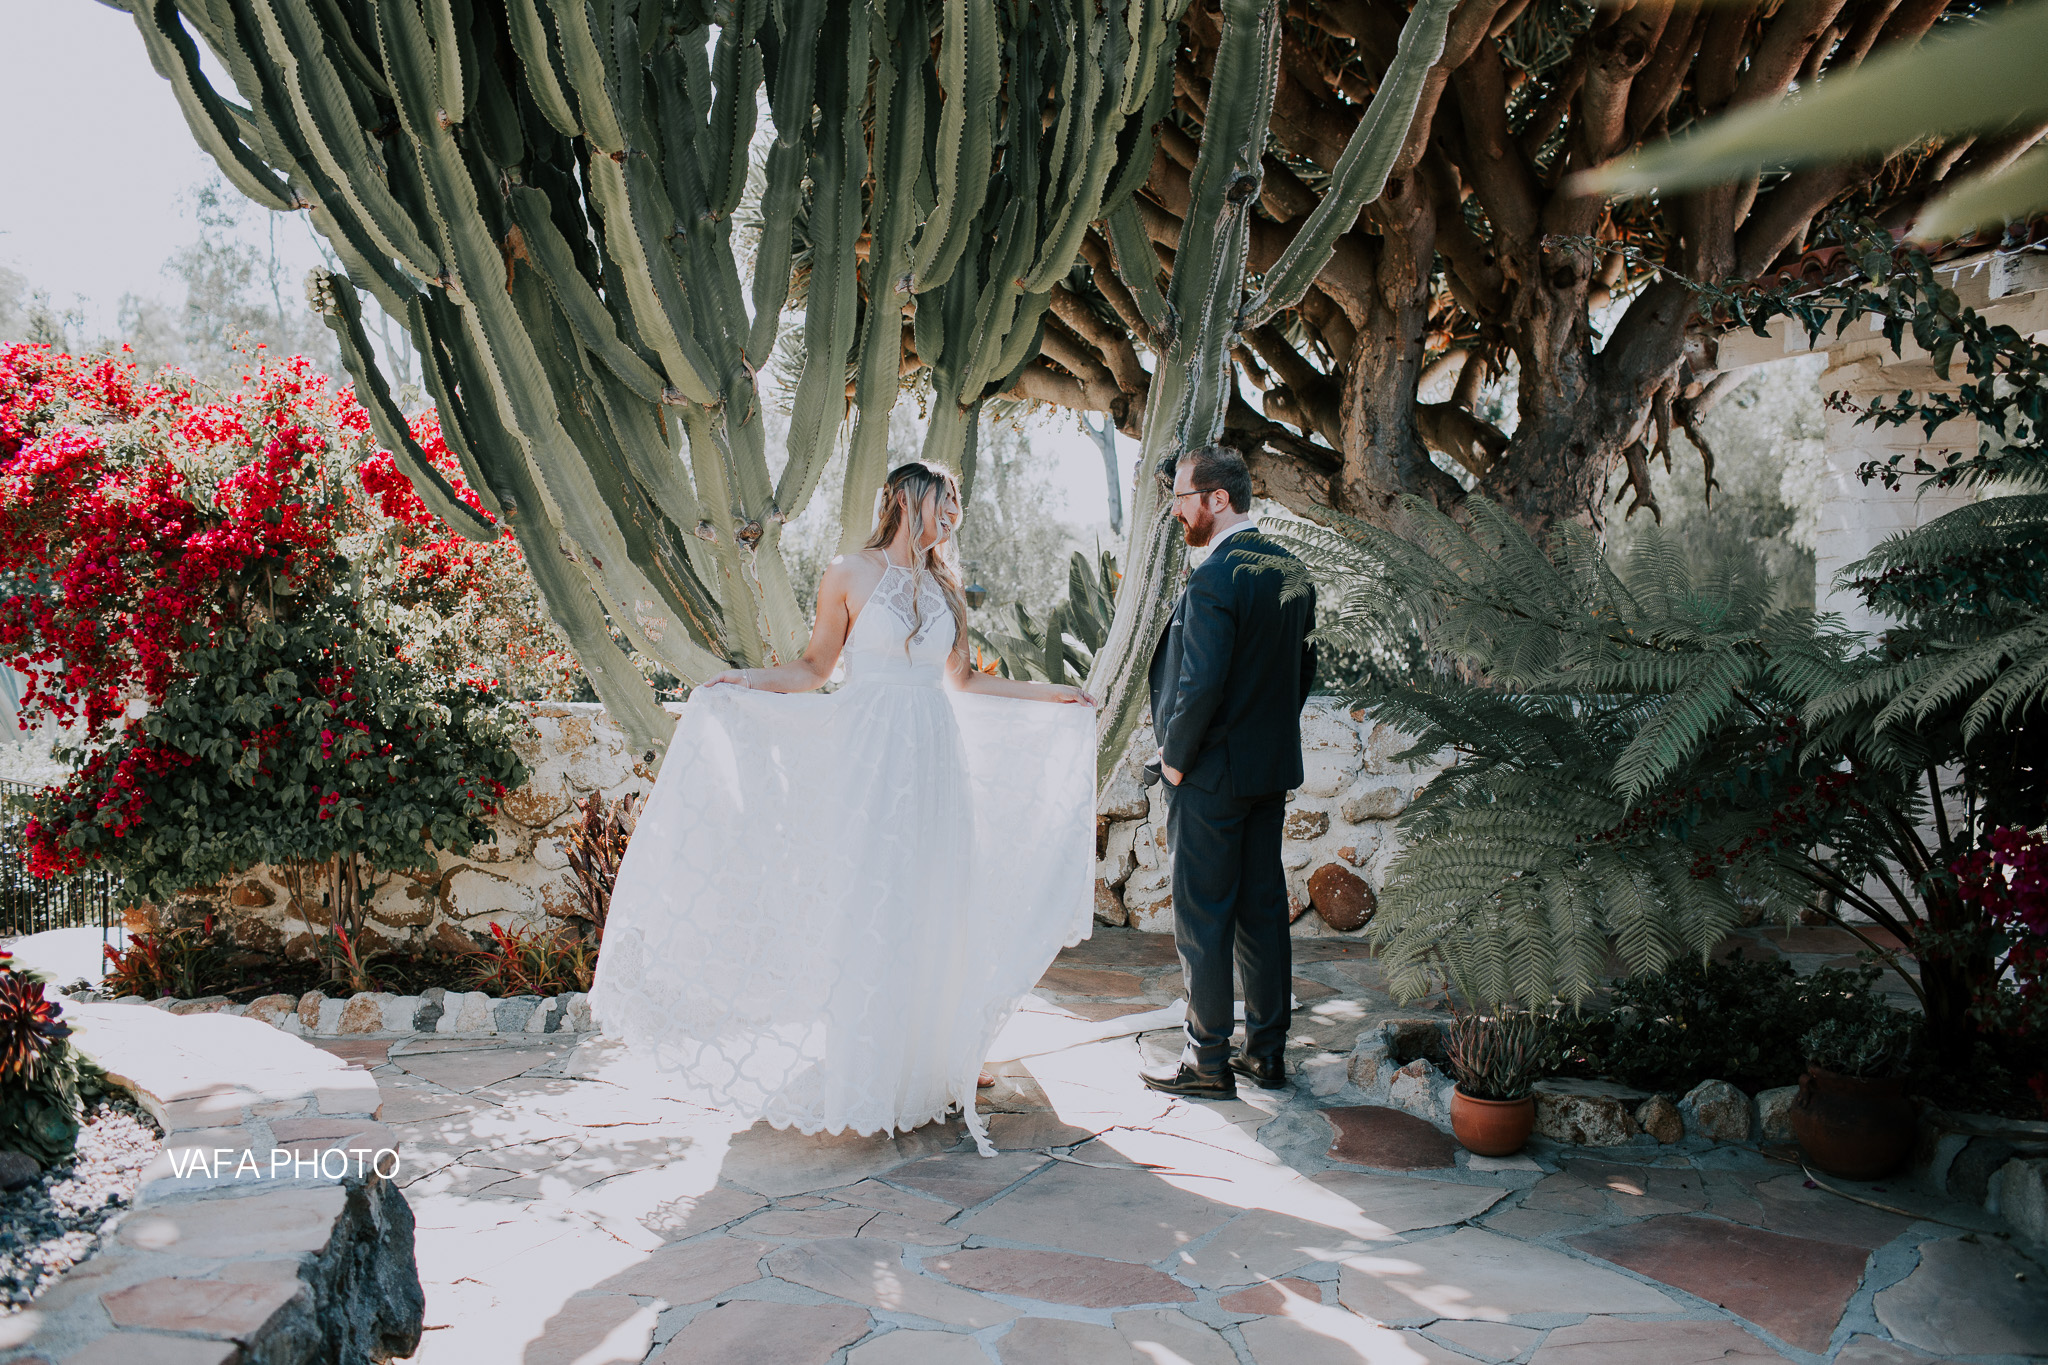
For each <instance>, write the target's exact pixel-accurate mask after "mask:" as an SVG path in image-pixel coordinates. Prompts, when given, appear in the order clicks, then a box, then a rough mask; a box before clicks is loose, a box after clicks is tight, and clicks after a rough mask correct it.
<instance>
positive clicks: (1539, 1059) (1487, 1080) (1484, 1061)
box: [1444, 1010, 1551, 1100]
mask: <svg viewBox="0 0 2048 1365" xmlns="http://www.w3.org/2000/svg"><path fill="white" fill-rule="evenodd" d="M1550 1052H1551V1032H1550V1026H1549V1023H1548V1021H1547V1020H1545V1019H1543V1018H1541V1017H1539V1016H1537V1015H1534V1014H1531V1013H1529V1012H1528V1011H1526V1010H1514V1011H1507V1012H1503V1013H1500V1014H1491V1015H1489V1014H1458V1015H1455V1016H1453V1017H1452V1019H1451V1029H1450V1037H1449V1038H1448V1039H1447V1040H1446V1041H1445V1044H1444V1057H1445V1060H1447V1061H1448V1062H1449V1063H1450V1067H1451V1076H1452V1078H1453V1079H1454V1080H1456V1081H1457V1083H1458V1089H1460V1090H1462V1091H1464V1092H1465V1093H1466V1094H1467V1095H1469V1096H1471V1097H1472V1098H1473V1099H1475V1100H1519V1099H1522V1098H1523V1097H1525V1096H1526V1095H1528V1094H1529V1091H1530V1087H1531V1086H1532V1085H1533V1084H1534V1083H1535V1080H1536V1077H1537V1076H1538V1075H1539V1074H1540V1073H1541V1072H1542V1070H1543V1069H1544V1066H1545V1064H1546V1062H1547V1061H1548V1060H1549V1056H1550Z"/></svg>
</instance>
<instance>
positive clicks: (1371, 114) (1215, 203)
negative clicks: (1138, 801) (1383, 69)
mask: <svg viewBox="0 0 2048 1365" xmlns="http://www.w3.org/2000/svg"><path fill="white" fill-rule="evenodd" d="M1455 7H1456V0H1417V3H1416V5H1415V8H1414V10H1413V11H1412V12H1411V13H1410V14H1409V16H1408V20H1407V23H1406V24H1405V25H1404V26H1403V28H1402V32H1401V39H1400V43H1399V47H1398V49H1397V51H1396V54H1395V57H1394V60H1393V62H1392V64H1391V65H1390V66H1389V67H1388V69H1387V74H1386V77H1385V78H1384V79H1383V80H1382V81H1381V83H1380V88H1379V93H1378V94H1377V95H1376V96H1375V97H1374V100H1373V103H1372V106H1371V108H1370V110H1369V111H1368V113H1367V117H1365V118H1364V119H1363V120H1361V121H1360V122H1359V125H1358V128H1357V130H1356V131H1355V132H1354V133H1353V134H1352V137H1351V141H1350V143H1349V144H1348V145H1347V146H1346V148H1345V151H1344V155H1343V157H1342V159H1341V160H1340V162H1339V165H1338V173H1337V176H1336V177H1335V179H1334V181H1333V184H1332V187H1331V189H1330V191H1329V193H1328V194H1327V195H1326V196H1325V197H1324V199H1323V202H1322V204H1321V205H1320V206H1319V207H1318V208H1317V210H1316V211H1315V213H1314V214H1312V215H1311V216H1310V219H1309V222H1308V223H1307V225H1306V226H1305V227H1304V228H1303V229H1302V231H1301V232H1300V233H1298V234H1297V236H1296V237H1295V239H1294V241H1293V243H1292V244H1291V245H1290V247H1289V249H1288V250H1287V252H1286V253H1284V254H1283V256H1282V257H1281V259H1280V260H1279V261H1277V262H1275V263H1274V266H1273V267H1272V269H1271V270H1269V271H1268V272H1267V274H1266V277H1265V287H1264V289H1263V290H1262V291H1261V292H1260V293H1259V294H1258V295H1256V296H1254V297H1253V298H1252V299H1250V300H1247V299H1246V298H1245V296H1244V278H1245V253H1246V249H1247V246H1248V244H1249V240H1250V231H1251V210H1252V206H1253V204H1255V203H1256V202H1257V201H1258V197H1259V180H1260V176H1261V170H1260V166H1261V155H1262V153H1263V152H1264V151H1265V148H1266V125H1267V121H1268V119H1269V118H1270V117H1271V114H1272V108H1273V95H1274V91H1275V88H1276V87H1277V85H1278V82H1279V75H1280V21H1281V19H1282V17H1283V16H1284V15H1285V14H1286V11H1287V6H1286V4H1285V3H1284V0H1223V4H1222V11H1223V24H1222V43H1221V46H1220V47H1219V48H1218V50H1217V53H1216V69H1215V72H1214V74H1213V75H1212V76H1211V78H1210V88H1211V89H1212V90H1216V91H1229V92H1231V97H1230V98H1229V99H1220V98H1219V99H1216V100H1214V101H1212V102H1211V104H1210V106H1209V110H1208V119H1207V122H1206V124H1205V125H1204V129H1203V135H1202V146H1201V151H1200V153H1199V154H1198V155H1197V156H1196V158H1195V168H1194V171H1193V172H1192V175H1191V177H1190V181H1189V187H1188V188H1189V206H1188V213H1187V215H1186V217H1185V218H1184V219H1183V227H1182V230H1181V238H1180V245H1179V249H1178V251H1177V252H1176V253H1175V255H1174V261H1173V279H1172V283H1171V285H1170V286H1169V290H1168V294H1167V296H1166V297H1165V298H1161V297H1160V294H1159V287H1158V280H1157V271H1156V264H1157V261H1156V258H1155V257H1154V256H1153V254H1152V245H1151V243H1150V242H1149V241H1148V240H1147V239H1146V237H1145V233H1144V229H1143V228H1142V227H1141V226H1140V225H1139V223H1138V220H1137V215H1136V213H1135V212H1134V211H1133V210H1132V208H1131V206H1130V204H1129V203H1128V202H1127V201H1125V200H1121V199H1119V200H1116V201H1115V202H1114V203H1112V204H1111V206H1110V212H1109V214H1108V220H1109V221H1108V227H1109V240H1110V244H1111V248H1112V250H1113V252H1114V253H1115V257H1116V268H1117V274H1118V276H1119V277H1120V278H1121V279H1122V280H1123V282H1124V284H1125V285H1126V287H1128V288H1129V289H1130V291H1131V295H1132V297H1133V298H1134V299H1135V300H1136V301H1137V304H1138V307H1139V308H1140V309H1141V310H1142V312H1143V313H1144V316H1145V321H1146V322H1147V324H1148V325H1150V326H1151V327H1152V328H1153V329H1154V330H1155V331H1157V332H1158V333H1159V334H1160V340H1161V347H1162V350H1163V352H1164V353H1163V354H1162V355H1161V356H1160V357H1159V363H1158V366H1157V368H1156V370H1155V371H1154V373H1153V376H1152V384H1151V388H1150V390H1149V392H1148V393H1147V395H1146V401H1145V426H1144V442H1143V449H1142V452H1141V454H1140V456H1139V463H1138V470H1139V473H1138V486H1137V492H1136V496H1135V497H1134V498H1133V500H1132V507H1131V510H1130V519H1129V525H1130V528H1131V530H1130V544H1129V547H1128V549H1127V550H1126V553H1125V562H1126V566H1127V567H1126V569H1125V578H1124V584H1123V589H1122V591H1120V592H1119V593H1118V595H1117V611H1116V620H1115V623H1114V624H1113V625H1112V626H1111V628H1110V634H1109V639H1108V641H1107V643H1106V644H1105V645H1104V646H1103V648H1102V649H1100V650H1098V651H1096V653H1095V656H1094V667H1093V668H1092V669H1091V670H1090V674H1089V688H1090V690H1091V691H1093V692H1094V693H1095V694H1096V695H1097V696H1099V697H1101V698H1102V699H1103V705H1102V711H1101V715H1100V719H1099V721H1098V734H1099V740H1100V742H1099V744H1098V746H1097V749H1096V762H1097V773H1098V775H1099V776H1100V777H1101V778H1103V779H1105V780H1106V779H1107V778H1108V776H1109V774H1110V772H1111V771H1112V770H1113V769H1114V768H1115V766H1116V764H1117V763H1118V762H1119V761H1120V760H1121V759H1122V758H1123V755H1124V750H1125V748H1126V747H1127V746H1128V745H1129V743H1130V738H1131V735H1132V733H1133V732H1134V731H1135V730H1136V729H1137V727H1138V720H1139V717H1140V716H1141V715H1142V714H1143V711H1144V706H1145V692H1146V671H1147V668H1148V666H1149V664H1150V663H1151V657H1152V646H1153V642H1154V641H1156V640H1157V639H1158V638H1159V632H1160V631H1161V630H1162V629H1163V628H1164V627H1165V624H1166V618H1167V615H1168V614H1169V612H1170V610H1171V607H1172V594H1173V592H1174V591H1175V590H1176V589H1177V588H1178V585H1179V579H1180V570H1181V566H1182V563H1183V560H1184V557H1185V551H1184V547H1183V543H1182V540H1181V537H1180V534H1179V529H1180V528H1179V526H1178V524H1177V523H1176V522H1175V521H1174V519H1173V514H1172V508H1171V506H1170V505H1169V500H1168V497H1167V492H1168V489H1167V481H1166V478H1165V477H1164V476H1165V472H1166V468H1167V466H1168V464H1169V463H1170V461H1171V460H1172V459H1174V458H1175V457H1176V456H1178V455H1179V454H1180V453H1181V452H1182V451H1185V450H1188V449H1191V448H1193V447H1195V446H1200V445H1204V444H1207V443H1208V442H1211V441H1214V440H1215V439H1216V438H1217V437H1218V436H1219V435H1221V434H1222V431H1223V415H1224V407H1225V404H1226V403H1227V402H1228V400H1229V397H1230V393H1231V389H1232V379H1231V372H1230V362H1229V358H1228V353H1229V348H1230V346H1231V345H1232V344H1233V343H1234V341H1235V340H1236V337H1237V334H1238V333H1239V332H1240V331H1243V330H1248V329H1249V328H1251V327H1254V326H1256V325H1257V324H1258V323H1259V322H1260V321H1263V320H1264V319H1265V318H1266V317H1268V316H1270V315H1271V313H1272V311H1273V309H1274V307H1275V306H1276V305H1277V306H1281V307H1284V306H1287V305H1288V304H1291V303H1293V302H1294V301H1296V300H1298V299H1299V297H1300V295H1301V292H1302V291H1303V290H1304V289H1306V288H1307V285H1308V282H1309V281H1310V280H1313V279H1314V278H1315V277H1316V275H1317V274H1319V273H1320V272H1321V270H1322V269H1323V267H1324V266H1325V265H1327V264H1328V263H1329V259H1330V254H1331V252H1332V251H1333V250H1334V248H1335V244H1336V241H1337V237H1338V235H1339V234H1340V233H1341V232H1342V231H1343V230H1344V229H1345V228H1346V227H1348V226H1349V225H1350V223H1351V222H1352V221H1353V220H1354V219H1355V218H1356V217H1357V216H1358V213H1359V212H1360V210H1362V209H1363V208H1364V207H1365V206H1366V205H1367V204H1368V203H1370V202H1371V201H1372V200H1373V199H1375V198H1377V197H1378V196H1379V193H1380V190H1381V188H1382V187H1383V186H1384V185H1385V183H1386V179H1387V175H1388V172H1389V170H1390V169H1391V168H1392V166H1393V164H1394V159H1395V156H1396V154H1397V153H1398V152H1399V151H1400V149H1401V146H1402V144H1403V143H1404V142H1405V141H1406V140H1407V137H1408V125H1409V123H1410V121H1411V120H1412V119H1413V117H1414V114H1415V108H1416V103H1417V100H1418V98H1419V96H1420V94H1421V91H1422V87H1423V80H1424V78H1425V77H1426V76H1427V75H1428V72H1429V68H1430V67H1431V66H1432V65H1434V64H1435V62H1436V59H1437V57H1438V56H1439V55H1441V53H1442V51H1443V44H1444V28H1445V25H1446V24H1447V23H1448V21H1449V18H1450V13H1451V11H1452V9H1454V8H1455Z"/></svg>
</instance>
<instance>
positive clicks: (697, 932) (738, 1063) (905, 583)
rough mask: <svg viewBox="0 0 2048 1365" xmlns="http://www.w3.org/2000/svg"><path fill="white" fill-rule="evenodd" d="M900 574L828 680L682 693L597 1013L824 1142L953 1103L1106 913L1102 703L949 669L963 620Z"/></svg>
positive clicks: (615, 898) (710, 1086) (970, 1115)
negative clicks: (1055, 701)
mask: <svg viewBox="0 0 2048 1365" xmlns="http://www.w3.org/2000/svg"><path fill="white" fill-rule="evenodd" d="M912 598H913V588H912V576H911V574H910V571H909V570H906V569H902V568H898V567H896V566H894V565H892V566H890V567H889V568H888V569H887V570H886V571H885V572H884V574H883V576H882V580H881V582H880V584H879V585H878V586H877V587H876V588H875V590H874V593H873V594H872V595H871V596H870V597H869V599H868V601H867V603H866V604H865V605H864V606H863V607H862V609H861V611H860V613H859V614H858V616H857V617H856V618H855V620H854V625H853V630H852V632H851V633H850V635H849V637H848V639H847V642H846V650H845V658H846V673H847V683H846V685H845V686H843V687H841V688H840V689H839V690H838V691H837V692H834V693H831V694H829V695H819V694H810V695H778V694H775V693H769V692H755V691H748V690H746V689H744V688H739V687H714V688H707V689H701V690H699V691H698V692H696V693H695V694H694V695H693V696H692V697H691V698H690V701H689V704H688V705H687V706H685V707H684V708H683V714H682V718H681V720H680V721H678V723H677V725H676V730H675V736H674V738H673V739H672V740H671V741H670V743H669V750H668V757H667V759H666V760H665V761H664V763H663V766H662V770H661V779H660V781H659V782H658V783H657V784H656V786H655V790H654V795H653V797H652V798H651V799H650V800H649V802H648V804H647V807H646V809H645V810H644V811H643V813H642V814H641V816H640V821H639V825H638V828H637V829H636V831H635V833H634V835H633V840H632V843H631V844H630V845H629V846H628V848H627V851H626V857H625V861H624V863H623V865H622V866H621V867H620V869H619V877H618V883H617V886H616V888H615V889H614V892H613V895H612V908H611V916H610V922H609V923H608V925H607V926H606V929H605V934H604V944H603V949H602V951H601V952H600V954H599V957H598V968H597V979H596V982H595V983H594V984H593V986H592V987H591V996H590V1004H591V1010H592V1013H593V1014H594V1015H595V1016H596V1019H597V1022H598V1024H599V1026H600V1027H601V1028H602V1029H603V1030H604V1032H605V1033H606V1034H608V1035H610V1036H613V1037H617V1038H620V1039H623V1040H624V1042H625V1044H626V1046H627V1050H628V1052H629V1053H638V1054H639V1055H640V1056H641V1057H643V1058H644V1059H646V1060H649V1061H651V1062H652V1063H653V1064H654V1065H655V1066H656V1067H658V1068H659V1069H660V1070H662V1071H665V1072H669V1073H673V1074H674V1075H675V1076H676V1077H677V1078H679V1079H680V1080H681V1082H682V1084H683V1088H684V1090H685V1091H686V1092H687V1093H686V1097H687V1098H690V1099H694V1100H697V1101H699V1102H701V1103H704V1104H707V1105H710V1106H712V1107H714V1108H719V1109H725V1110H730V1111H733V1112H735V1113H736V1114H738V1115H739V1116H742V1117H752V1118H756V1119H766V1120H768V1121H769V1122H770V1123H772V1124H774V1125H775V1126H777V1127H788V1128H796V1129H799V1130H801V1131H802V1132H805V1133H816V1132H819V1131H825V1132H833V1133H837V1132H842V1131H847V1130H851V1131H853V1132H856V1133H874V1132H880V1131H885V1130H908V1129H911V1128H915V1127H917V1126H918V1125H920V1124H923V1123H927V1122H930V1121H931V1120H933V1119H937V1118H940V1117H941V1116H943V1115H944V1114H945V1113H946V1111H947V1110H948V1109H949V1108H950V1107H953V1106H958V1107H959V1108H960V1110H961V1112H962V1114H963V1115H964V1116H965V1117H966V1120H967V1123H968V1127H969V1130H970V1132H972V1134H973V1135H974V1138H975V1142H976V1145H977V1147H979V1148H980V1149H981V1150H982V1152H983V1153H984V1154H985V1155H993V1149H992V1148H990V1147H989V1146H988V1143H987V1139H986V1137H985V1135H984V1133H983V1131H982V1127H981V1124H980V1121H979V1119H978V1118H977V1117H976V1115H975V1108H974V1094H975V1077H976V1075H977V1074H978V1073H979V1071H980V1067H981V1062H982V1059H983V1058H984V1057H985V1056H986V1055H987V1053H988V1049H989V1046H990V1044H991V1043H993V1042H994V1040H995V1036H996V1034H997V1033H998V1032H999V1031H1000V1030H1001V1029H1002V1027H1003V1025H1004V1024H1005V1023H1006V1022H1007V1021H1008V1020H1009V1017H1010V1015H1011V1014H1012V1012H1013V1011H1014V1010H1015V1009H1016V1007H1017V1005H1018V1003H1019V1002H1020V1001H1021V999H1022V998H1023V996H1024V994H1025V993H1026V992H1027V991H1028V990H1029V989H1030V988H1031V986H1032V984H1033V983H1034V982H1036V981H1037V980H1038V978H1039V977H1040V976H1041V975H1042V974H1043V973H1044V971H1045V969H1046V967H1047V966H1048V965H1049V964H1050V963H1051V961H1052V959H1053V956H1054V955H1055V954H1056V953H1058V951H1059V950H1060V948H1061V947H1063V946H1065V945H1068V944H1072V943H1077V942H1079V941H1080V940H1081V939H1083V938H1085V937H1087V935H1088V932H1089V928H1090V926H1091V924H1092V923H1093V886H1094V883H1093V858H1094V818H1093V817H1094V800H1093V792H1094V783H1093V769H1094V744H1095V730H1094V713H1093V712H1092V711H1091V710H1090V709H1089V708H1087V707H1085V706H1056V705H1047V704H1045V703H1042V702H1028V701H1017V700H1012V699H1008V698H999V697H986V696H976V695H972V694H967V693H961V692H956V691H953V690H951V689H949V688H947V687H945V685H944V679H945V664H946V658H947V655H948V653H949V652H950V651H951V649H952V642H953V620H952V616H951V614H950V613H949V612H948V611H947V609H946V603H945V599H944V597H943V595H942V594H941V593H940V591H939V588H938V585H937V584H936V583H934V582H933V581H932V580H931V579H930V577H929V576H924V577H923V579H922V595H921V598H920V599H919V601H918V603H917V605H918V607H919V608H920V611H919V613H918V615H917V617H916V618H915V619H916V620H917V621H918V622H919V624H918V625H917V627H916V630H915V633H914V635H913V633H912V622H913V613H912Z"/></svg>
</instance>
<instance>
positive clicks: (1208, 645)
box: [1148, 528, 1316, 796]
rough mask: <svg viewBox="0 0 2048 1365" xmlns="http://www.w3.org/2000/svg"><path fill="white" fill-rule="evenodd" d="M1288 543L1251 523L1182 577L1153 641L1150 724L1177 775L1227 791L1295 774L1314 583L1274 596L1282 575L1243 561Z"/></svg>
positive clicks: (1257, 788)
mask: <svg viewBox="0 0 2048 1365" xmlns="http://www.w3.org/2000/svg"><path fill="white" fill-rule="evenodd" d="M1249 554H1260V555H1280V556H1283V557H1289V558H1291V556H1288V555H1287V552H1286V551H1285V550H1283V549H1281V548H1280V546H1279V545H1278V544H1277V543H1276V542H1274V541H1272V540H1269V539H1268V538H1266V537H1265V536H1263V535H1260V534H1259V533H1258V532H1257V531H1255V530H1252V529H1250V528H1246V529H1245V530H1242V531H1238V532H1236V533H1235V534H1233V535H1231V536H1230V537H1229V538H1228V539H1227V540H1225V541H1224V542H1223V544H1222V545H1220V546H1218V547H1217V550H1216V553H1214V554H1212V555H1211V556H1209V558H1208V559H1207V560H1206V561H1205V562H1204V563H1203V565H1202V567H1201V568H1199V569H1196V570H1195V572H1194V574H1193V575H1192V576H1191V577H1190V578H1189V579H1188V585H1187V588H1186V589H1185V590H1184V591H1183V592H1182V593H1181V595H1180V601H1179V602H1177V603H1176V604H1175V605H1174V608H1173V619H1172V620H1171V621H1170V622H1169V623H1168V625H1167V627H1166V632H1165V634H1163V635H1161V636H1160V638H1159V643H1158V645H1157V646H1156V647H1155V648H1154V649H1153V651H1152V667H1151V671H1150V675H1149V679H1148V680H1149V682H1150V683H1151V689H1152V723H1153V732H1154V734H1156V735H1157V736H1158V739H1159V745H1160V748H1161V749H1163V750H1164V751H1165V754H1164V761H1165V763H1166V766H1168V767H1170V768H1175V769H1178V770H1179V771H1180V772H1181V774H1182V779H1181V780H1182V781H1183V782H1184V783H1187V784H1190V785H1193V786H1196V787H1199V788H1201V789H1202V790H1204V791H1209V792H1227V793H1229V794H1230V795H1233V796H1263V795H1266V794H1268V793H1271V792H1282V791H1291V790H1293V789H1294V788H1296V787H1299V786H1300V785H1301V782H1302V769H1301V708H1302V705H1303V704H1304V703H1305V702H1306V701H1307V700H1308V694H1309V688H1310V687H1311V686H1312V685H1313V684H1314V682H1315V676H1316V651H1315V646H1314V645H1312V644H1310V643H1309V642H1308V633H1309V631H1310V630H1312V629H1314V627H1315V619H1316V606H1315V601H1316V600H1315V594H1314V592H1313V591H1311V592H1310V593H1308V594H1307V595H1306V596H1303V597H1297V598H1295V599H1294V600H1292V601H1289V602H1282V601H1281V600H1280V586H1281V585H1280V575H1279V573H1277V572H1275V571H1271V570H1267V571H1263V572H1262V571H1260V570H1257V569H1253V568H1250V567H1241V566H1245V564H1246V559H1247V557H1248V555H1249Z"/></svg>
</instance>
